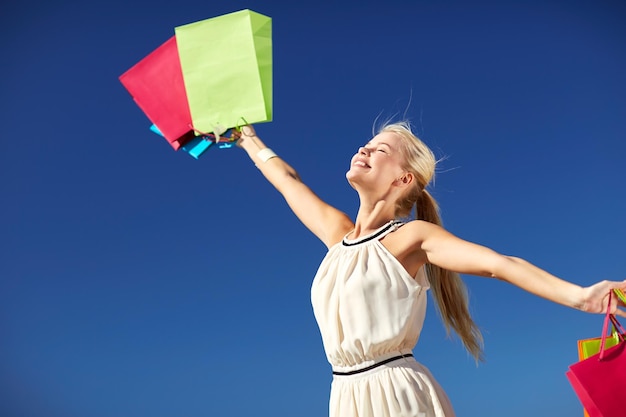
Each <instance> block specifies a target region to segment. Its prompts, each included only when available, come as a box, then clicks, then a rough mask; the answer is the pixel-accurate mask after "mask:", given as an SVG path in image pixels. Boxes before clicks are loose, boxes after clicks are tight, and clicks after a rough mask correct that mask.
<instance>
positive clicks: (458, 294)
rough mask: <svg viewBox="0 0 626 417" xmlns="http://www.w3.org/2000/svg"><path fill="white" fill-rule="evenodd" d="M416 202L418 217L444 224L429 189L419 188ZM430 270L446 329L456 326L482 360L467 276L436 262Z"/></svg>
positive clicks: (429, 274) (432, 284) (433, 288)
mask: <svg viewBox="0 0 626 417" xmlns="http://www.w3.org/2000/svg"><path fill="white" fill-rule="evenodd" d="M415 205H416V217H417V218H418V219H420V220H425V221H427V222H430V223H434V224H436V225H438V226H441V225H442V222H441V217H440V215H439V207H438V205H437V202H436V201H435V199H434V198H433V197H432V196H431V195H430V193H429V192H428V191H426V190H422V191H421V192H419V194H418V198H417V201H416V203H415ZM426 274H427V275H428V280H429V282H430V288H431V290H432V293H433V297H434V298H435V303H436V305H437V309H438V310H439V314H440V315H441V318H442V320H443V324H444V326H445V328H446V333H447V334H448V335H450V328H452V329H454V331H455V332H456V334H458V335H459V337H460V338H461V341H462V342H463V345H464V346H465V348H466V349H467V351H468V352H469V353H470V354H471V355H472V356H473V357H474V358H475V359H476V361H482V360H483V350H482V345H483V337H482V334H481V333H480V329H479V328H478V326H477V325H476V323H474V320H473V319H472V317H471V315H470V313H469V306H468V295H467V289H466V287H465V284H464V283H463V280H461V277H460V276H459V274H457V273H456V272H452V271H448V270H447V269H443V268H440V267H438V266H436V265H432V264H426Z"/></svg>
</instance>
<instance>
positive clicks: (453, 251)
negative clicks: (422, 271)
mask: <svg viewBox="0 0 626 417" xmlns="http://www.w3.org/2000/svg"><path fill="white" fill-rule="evenodd" d="M413 223H415V224H414V225H412V228H413V229H414V232H415V233H416V236H418V243H417V246H419V251H420V252H421V253H422V256H423V257H424V262H428V263H432V264H434V265H437V266H439V267H441V268H444V269H448V270H451V271H455V272H458V273H461V274H470V275H478V276H485V277H491V278H497V279H500V280H503V281H506V282H509V283H511V284H513V285H516V286H518V287H520V288H522V289H523V290H526V291H528V292H530V293H532V294H535V295H537V296H540V297H543V298H546V299H548V300H551V301H553V302H556V303H559V304H562V305H565V306H568V307H572V308H576V309H579V310H582V311H586V312H590V313H603V312H606V308H607V303H608V295H609V292H610V291H611V290H612V289H614V288H621V289H622V290H626V281H622V282H616V281H601V282H598V283H596V284H594V285H592V286H590V287H586V288H583V287H580V286H578V285H575V284H573V283H571V282H568V281H565V280H562V279H560V278H557V277H556V276H554V275H552V274H550V273H548V272H546V271H544V270H543V269H541V268H538V267H536V266H535V265H533V264H531V263H529V262H527V261H525V260H523V259H520V258H516V257H512V256H505V255H501V254H499V253H497V252H495V251H493V250H491V249H489V248H487V247H484V246H481V245H477V244H474V243H471V242H468V241H465V240H463V239H460V238H458V237H456V236H454V235H453V234H451V233H449V232H447V231H446V230H444V229H443V228H441V227H439V226H436V225H434V224H432V223H427V222H413ZM613 300H615V301H614V302H613V303H612V306H611V311H612V312H614V314H617V315H619V316H622V317H626V312H624V311H623V310H620V309H619V308H618V306H621V307H624V304H623V303H621V302H618V301H617V297H614V298H613Z"/></svg>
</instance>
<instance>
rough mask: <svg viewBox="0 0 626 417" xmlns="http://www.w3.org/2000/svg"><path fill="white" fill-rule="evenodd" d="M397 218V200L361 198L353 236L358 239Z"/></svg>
mask: <svg viewBox="0 0 626 417" xmlns="http://www.w3.org/2000/svg"><path fill="white" fill-rule="evenodd" d="M394 219H395V201H388V200H377V201H367V200H364V199H361V205H360V206H359V212H358V213H357V216H356V221H355V222H354V231H353V232H352V236H351V238H353V239H358V238H359V237H360V236H362V235H366V234H369V233H371V232H373V231H374V230H376V229H378V228H379V227H381V226H383V225H384V224H385V223H389V222H390V221H391V220H394Z"/></svg>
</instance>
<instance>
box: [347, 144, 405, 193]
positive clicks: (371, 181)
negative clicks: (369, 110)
mask: <svg viewBox="0 0 626 417" xmlns="http://www.w3.org/2000/svg"><path fill="white" fill-rule="evenodd" d="M400 147H401V139H400V138H399V137H398V136H397V135H396V134H395V133H393V132H383V133H380V134H378V135H376V136H375V137H374V138H373V139H372V140H370V141H369V142H368V143H367V144H366V145H364V146H363V147H361V148H359V151H358V152H357V154H356V155H354V156H353V157H352V160H351V162H350V169H349V170H348V172H347V173H346V178H347V179H348V182H350V184H351V185H352V187H354V188H356V187H357V186H361V187H367V188H372V189H376V190H380V189H382V190H384V189H388V188H390V187H392V186H393V185H394V182H395V181H397V180H398V179H400V178H401V177H402V176H403V175H404V174H405V173H406V170H405V169H404V168H403V166H404V156H403V155H402V152H401V151H400Z"/></svg>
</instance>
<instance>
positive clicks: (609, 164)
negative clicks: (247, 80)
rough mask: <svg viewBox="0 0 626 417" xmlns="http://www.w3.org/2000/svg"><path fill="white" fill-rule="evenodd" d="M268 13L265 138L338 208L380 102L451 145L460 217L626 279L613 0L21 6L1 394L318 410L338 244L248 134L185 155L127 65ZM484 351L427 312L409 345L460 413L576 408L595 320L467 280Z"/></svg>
mask: <svg viewBox="0 0 626 417" xmlns="http://www.w3.org/2000/svg"><path fill="white" fill-rule="evenodd" d="M244 8H250V9H252V10H254V11H257V12H259V13H263V14H266V15H268V16H271V17H272V18H273V31H274V33H273V46H274V121H273V122H271V123H268V124H263V125H258V126H257V130H258V132H259V135H260V136H261V137H262V138H263V139H264V140H265V141H266V142H267V143H268V144H269V145H270V146H271V147H272V148H273V149H274V150H275V151H276V152H277V153H278V154H279V155H281V156H282V157H284V158H285V159H286V160H287V161H289V162H290V163H291V164H292V165H293V166H294V167H296V168H297V169H298V171H299V172H300V174H301V176H302V177H303V178H304V180H305V182H306V183H307V184H309V185H310V186H311V188H312V189H313V190H314V191H316V192H317V193H318V194H319V195H320V196H321V197H322V198H324V199H326V200H327V201H328V202H329V203H331V204H334V205H335V206H337V207H339V208H341V209H342V210H344V211H346V212H347V213H348V214H350V215H352V216H353V215H355V214H356V208H357V204H358V201H357V198H356V194H355V193H354V191H353V190H352V189H351V188H350V187H349V185H348V184H347V183H346V181H345V177H344V174H345V171H346V170H347V168H348V163H349V160H350V157H351V156H352V154H353V153H354V152H355V151H356V149H357V147H358V146H359V145H361V144H363V143H365V142H367V141H368V140H369V138H370V135H371V130H372V125H373V123H374V120H375V119H376V117H377V116H379V115H381V116H382V117H383V118H386V117H391V116H395V115H403V114H406V116H407V118H409V119H410V120H411V121H412V122H413V124H414V126H415V128H416V131H417V132H418V133H419V134H420V136H421V137H422V139H424V140H425V141H426V142H427V143H428V144H429V145H430V146H431V147H432V148H433V149H434V150H435V152H436V154H437V155H438V156H439V157H442V158H444V160H443V161H442V163H441V165H440V167H439V172H438V176H437V179H436V183H435V185H434V187H433V193H434V195H435V197H436V198H437V199H438V200H439V202H440V204H441V206H442V214H443V217H444V221H445V224H446V226H447V227H448V229H449V230H450V231H452V232H453V233H455V234H457V235H459V236H461V237H463V238H465V239H468V240H471V241H474V242H477V243H481V244H484V245H487V246H490V247H492V248H494V249H496V250H498V251H500V252H502V253H505V254H510V255H517V256H520V257H523V258H525V259H527V260H529V261H531V262H533V263H535V264H537V265H539V266H541V267H543V268H546V269H547V270H549V271H551V272H552V273H554V274H556V275H558V276H561V277H563V278H565V279H568V280H570V281H573V282H576V283H579V284H581V285H587V284H591V283H593V282H595V281H597V280H599V279H615V280H617V279H624V278H626V277H625V276H624V271H625V270H626V257H624V242H623V237H624V236H625V235H626V220H624V213H625V212H626V195H625V193H624V186H623V182H624V180H625V179H626V164H624V162H623V155H624V153H625V152H626V145H625V143H624V138H625V136H624V132H625V131H626V77H624V74H626V48H625V45H626V26H625V25H624V24H623V22H624V20H625V18H626V7H625V6H624V4H623V3H622V2H618V1H545V2H540V1H528V2H522V1H517V2H510V1H499V2H496V1H479V2H460V1H399V0H387V1H384V2H383V1H376V2H370V1H364V2H360V3H358V5H357V3H356V2H355V3H353V2H345V1H337V2H324V1H322V2H320V1H315V2H312V1H302V2H286V1H278V0H274V1H270V0H268V1H249V2H242V1H238V0H236V1H228V2H227V1H223V2H200V1H195V0H179V1H176V2H154V1H151V2H148V1H143V0H141V1H134V2H128V1H125V2H122V1H119V0H108V1H101V0H95V1H89V2H86V1H85V2H77V1H75V2H71V1H65V2H63V1H61V2H41V1H20V2H17V1H9V2H8V3H6V2H5V3H3V6H2V13H0V23H1V25H0V28H1V29H0V31H1V35H2V36H1V37H0V46H1V48H2V51H3V57H4V61H3V65H2V66H1V67H0V71H1V75H2V76H1V77H0V80H1V81H0V88H1V90H0V91H1V92H2V98H3V100H2V101H0V110H1V111H0V129H1V132H2V138H3V142H4V147H3V150H2V151H1V152H0V179H1V180H2V181H1V182H0V195H1V196H2V200H1V201H2V204H0V235H1V236H2V238H1V239H0V245H1V247H0V249H1V250H0V410H1V413H0V414H1V415H2V416H6V417H18V416H29V417H31V416H37V417H39V416H46V417H57V416H59V417H61V416H63V417H68V416H72V417H73V416H76V417H78V416H81V417H92V416H93V417H126V416H128V417H131V416H132V417H141V416H150V417H161V416H163V417H165V416H180V417H182V416H184V417H196V416H217V415H219V416H234V417H239V416H250V415H255V416H257V415H258V416H273V417H278V416H289V417H293V416H301V417H312V416H324V415H326V413H327V411H326V410H327V401H328V392H329V384H330V380H331V375H330V367H329V365H328V364H327V362H326V360H325V357H324V353H323V350H322V344H321V338H320V336H319V332H318V330H317V327H316V324H315V321H314V318H313V314H312V310H311V306H310V299H309V289H310V284H311V280H312V277H313V276H314V274H315V271H316V268H317V266H318V264H319V262H320V260H321V259H322V257H323V256H324V253H325V248H324V246H323V245H322V244H321V243H320V242H318V241H317V240H316V239H315V237H313V236H312V235H310V234H309V233H308V232H307V231H306V230H305V228H304V227H303V226H302V225H301V224H300V223H299V222H298V220H297V219H296V218H295V217H294V216H293V215H292V214H291V213H290V211H289V210H288V208H287V206H286V205H285V204H284V203H283V201H282V199H281V197H280V195H279V194H278V193H277V192H276V191H274V190H273V189H272V188H271V187H270V186H269V185H268V184H267V183H266V182H265V181H264V180H263V179H262V178H261V177H260V175H259V174H258V172H257V170H256V169H255V168H254V165H253V164H252V163H251V162H250V161H249V160H248V159H247V158H246V157H245V155H244V153H243V152H242V151H241V150H239V149H231V150H214V151H213V150H212V151H210V152H209V153H207V154H206V155H205V156H203V157H202V158H201V159H200V160H199V161H196V160H193V159H192V158H190V157H189V156H188V155H186V154H183V153H180V152H178V153H177V152H174V151H173V150H172V149H171V148H170V147H169V145H167V143H166V142H165V141H163V140H161V139H160V138H158V137H157V136H155V135H154V134H153V133H151V132H150V131H149V130H148V127H149V125H150V123H149V121H148V120H147V119H146V117H145V116H144V115H143V113H141V111H140V110H139V109H138V108H137V106H136V105H135V104H134V103H133V100H132V99H131V97H130V96H129V94H128V93H127V92H126V91H125V90H124V88H123V87H122V85H121V84H120V83H119V81H118V76H119V75H120V74H122V73H123V72H124V71H126V70H127V69H128V68H130V67H131V66H132V65H133V64H134V63H136V62H137V61H139V60H140V59H141V58H142V57H143V56H145V55H146V54H148V53H149V52H150V51H152V50H153V49H154V48H156V47H157V46H158V45H160V44H161V43H162V42H164V41H165V40H167V39H168V38H169V37H170V36H172V34H173V30H174V27H176V26H179V25H183V24H186V23H190V22H194V21H197V20H202V19H205V18H209V17H214V16H217V15H220V14H224V13H229V12H233V11H237V10H241V9H244ZM465 279H466V282H467V284H468V287H469V291H470V295H471V303H472V304H471V306H472V311H473V314H474V316H475V319H476V321H477V322H478V324H479V325H480V327H481V328H482V329H483V331H484V335H485V342H486V347H485V353H486V358H487V362H486V363H484V364H481V365H479V366H478V367H477V366H476V365H475V364H474V362H473V360H472V359H471V358H470V357H468V355H467V354H466V353H465V352H464V350H463V348H462V346H461V344H460V342H459V341H458V340H456V339H453V340H447V339H446V337H445V332H444V331H443V326H442V325H441V322H440V320H439V318H438V316H437V313H436V311H435V310H434V309H433V306H432V303H431V304H430V305H429V310H428V316H427V319H426V324H425V326H424V330H423V332H422V336H421V339H420V341H419V343H418V345H417V347H416V349H415V355H416V357H417V358H418V360H419V361H420V362H422V363H423V364H425V365H426V366H428V367H429V368H430V369H431V371H432V372H433V373H434V375H435V377H436V378H437V379H438V381H439V382H440V383H441V384H442V385H443V387H444V388H445V390H446V391H447V392H448V394H449V396H450V398H451V400H452V402H453V405H454V407H455V409H456V412H457V414H458V415H459V416H461V417H462V416H476V415H481V416H486V417H489V416H501V415H507V416H509V417H516V416H527V415H533V416H543V415H545V416H548V415H550V416H552V417H559V416H563V417H565V416H568V417H569V416H572V415H579V414H580V415H582V411H581V408H580V405H579V403H578V400H577V398H576V397H575V395H574V392H573V390H572V389H571V387H570V386H569V383H568V382H567V379H566V377H565V375H564V373H565V371H566V370H567V366H568V365H569V364H571V363H573V362H574V361H575V360H576V355H577V353H576V340H577V339H580V338H584V337H592V336H596V335H598V334H599V333H600V329H601V325H602V318H601V316H593V315H585V314H583V313H580V312H577V311H574V310H571V309H568V308H565V307H562V306H558V305H554V304H552V303H550V302H547V301H545V300H542V299H539V298H535V297H533V296H531V295H529V294H526V293H524V292H522V291H521V290H519V289H517V288H514V287H511V286H508V285H506V284H504V283H501V282H496V281H491V280H488V279H483V278H476V277H465Z"/></svg>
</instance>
